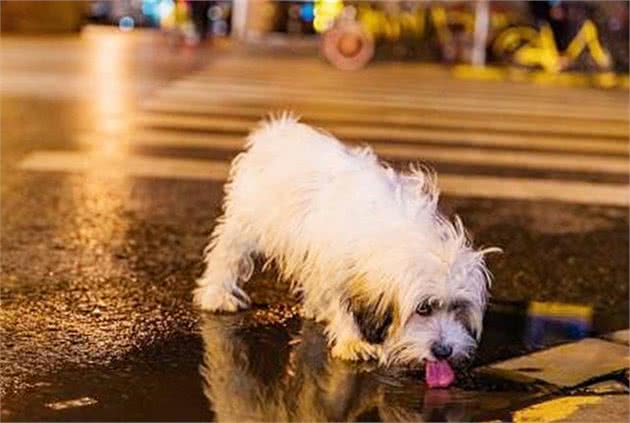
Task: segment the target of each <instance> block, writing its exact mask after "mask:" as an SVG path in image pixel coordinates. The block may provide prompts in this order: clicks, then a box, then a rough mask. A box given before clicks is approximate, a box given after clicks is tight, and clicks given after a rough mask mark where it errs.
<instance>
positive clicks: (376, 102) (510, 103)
mask: <svg viewBox="0 0 630 423" xmlns="http://www.w3.org/2000/svg"><path fill="white" fill-rule="evenodd" d="M158 96H180V97H186V98H190V99H199V98H201V99H203V98H210V97H212V98H215V99H221V100H222V101H229V100H235V99H258V100H283V101H287V102H295V101H296V100H299V99H300V98H302V99H307V100H308V102H309V103H312V104H331V105H334V106H341V105H344V106H346V105H347V106H355V107H356V106H372V107H376V108H383V109H386V108H388V107H392V106H393V107H401V106H402V107H405V108H408V109H410V110H423V109H424V110H435V111H451V112H452V111H457V112H462V113H468V112H484V113H497V112H500V114H502V115H506V116H507V115H510V116H512V115H519V116H522V115H525V116H541V117H547V118H555V119H563V118H579V119H596V118H598V119H607V120H616V121H622V122H627V121H628V117H627V113H626V111H627V109H624V108H623V107H620V108H616V107H594V108H590V107H588V105H586V104H585V105H581V107H567V106H566V104H565V105H560V104H557V103H554V104H552V103H547V102H544V101H541V102H536V103H530V104H519V103H518V102H515V101H514V100H512V99H505V100H503V99H496V98H495V99H492V100H491V101H490V100H489V99H488V101H483V102H481V101H479V99H478V98H468V97H465V96H464V97H454V96H444V95H439V94H438V93H437V92H436V94H435V95H431V96H419V95H417V94H416V93H411V92H406V91H404V90H397V91H394V90H392V91H391V92H390V93H389V94H379V95H374V94H370V93H364V92H363V91H362V90H347V89H345V90H344V89H341V90H340V89H336V90H333V89H331V90H323V89H316V90H315V89H312V88H308V87H305V88H302V87H295V88H291V87H286V86H282V85H275V84H273V82H270V83H269V84H266V85H261V86H256V85H255V84H247V82H246V81H242V82H240V83H233V84H229V85H226V84H221V83H214V82H212V81H204V82H203V83H197V82H195V81H188V80H181V81H177V82H176V83H174V84H172V85H169V86H168V87H166V88H164V89H163V90H161V91H160V92H159V94H158ZM582 106H583V107H582Z"/></svg>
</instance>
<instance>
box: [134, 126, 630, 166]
mask: <svg viewBox="0 0 630 423" xmlns="http://www.w3.org/2000/svg"><path fill="white" fill-rule="evenodd" d="M138 122H139V123H142V124H147V125H151V124H161V125H166V126H173V127H177V128H187V129H201V128H203V129H205V130H211V129H217V130H220V129H221V128H222V129H224V130H226V129H228V130H233V131H242V132H245V131H246V130H248V129H249V128H251V127H252V125H251V124H249V123H247V122H243V121H240V120H226V119H220V118H212V117H195V116H173V115H165V116H157V115H152V114H148V115H147V114H145V115H141V116H140V117H139V118H138ZM328 129H329V130H330V131H331V132H332V133H334V134H335V135H338V136H340V138H342V139H343V138H344V137H363V139H364V140H365V141H368V140H370V137H373V138H372V140H373V139H374V138H376V139H387V138H386V136H387V135H389V136H390V137H394V136H395V137H396V139H398V138H399V137H400V138H404V137H405V136H409V135H412V136H413V134H414V132H413V131H409V130H401V129H400V128H375V129H369V130H368V129H366V128H365V127H359V126H343V125H331V126H330V127H329V128H328ZM154 134H155V132H154ZM366 136H367V137H366ZM381 136H382V137H383V138H380V137H381ZM183 139H184V136H183V135H182V136H178V138H177V139H173V141H172V142H170V146H173V147H175V146H182V145H186V143H187V141H182V140H183ZM136 141H137V142H138V143H139V144H143V145H161V146H164V145H169V140H168V139H167V138H165V137H164V136H159V135H157V134H156V135H155V136H154V137H151V136H146V135H145V136H142V137H141V138H139V139H137V140H136ZM191 144H192V145H193V146H196V147H199V146H203V147H208V148H211V147H215V148H220V149H226V148H227V149H238V148H241V146H242V145H243V141H242V138H238V137H234V140H233V141H230V138H229V137H226V136H225V135H223V136H217V137H215V136H214V135H208V136H207V141H202V138H200V137H199V136H197V137H191V139H190V142H188V146H191ZM374 149H375V150H376V152H377V153H378V154H381V155H384V156H386V157H389V158H393V159H404V160H428V161H436V162H448V163H459V164H471V165H489V166H497V167H508V168H524V169H542V170H547V169H548V170H562V171H577V172H601V173H620V174H628V171H629V165H630V162H629V161H628V159H627V158H621V157H608V156H602V155H594V154H589V155H583V154H568V153H551V152H541V153H532V152H524V151H518V152H514V151H498V150H483V149H478V148H454V147H427V146H421V145H417V144H416V145H411V144H409V145H400V144H399V145H387V144H375V145H374Z"/></svg>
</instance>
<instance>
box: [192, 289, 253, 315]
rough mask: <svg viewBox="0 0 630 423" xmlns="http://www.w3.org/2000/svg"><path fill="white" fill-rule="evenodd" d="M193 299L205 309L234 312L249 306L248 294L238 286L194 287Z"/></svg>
mask: <svg viewBox="0 0 630 423" xmlns="http://www.w3.org/2000/svg"><path fill="white" fill-rule="evenodd" d="M193 295H194V296H193V301H194V303H195V305H196V306H197V307H199V308H200V309H202V310H206V311H215V312H218V311H224V312H235V311H238V310H243V309H246V308H249V305H250V304H251V300H250V299H249V296H248V295H247V294H246V293H245V291H243V290H242V289H241V288H239V287H238V286H236V285H234V286H232V287H231V288H226V287H224V286H222V285H219V286H216V285H205V286H200V287H199V288H197V289H195V291H194V294H193Z"/></svg>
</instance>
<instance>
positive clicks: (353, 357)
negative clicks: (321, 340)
mask: <svg viewBox="0 0 630 423" xmlns="http://www.w3.org/2000/svg"><path fill="white" fill-rule="evenodd" d="M379 348H380V347H379V346H378V345H372V344H368V343H367V342H365V341H362V340H360V339H353V340H350V341H341V342H337V343H336V344H335V346H334V347H333V348H332V351H331V352H332V356H333V357H335V358H340V359H342V360H347V361H361V360H366V361H367V360H372V359H377V358H378V356H379Z"/></svg>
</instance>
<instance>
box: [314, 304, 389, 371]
mask: <svg viewBox="0 0 630 423" xmlns="http://www.w3.org/2000/svg"><path fill="white" fill-rule="evenodd" d="M326 334H327V336H328V340H329V343H331V344H333V347H332V350H331V353H332V356H333V357H335V358H340V359H342V360H348V361H361V360H371V359H378V357H379V355H380V349H381V346H380V345H375V344H370V343H369V342H366V341H365V340H364V339H363V338H362V336H361V331H360V330H359V328H358V326H357V325H356V322H355V321H354V318H353V316H352V314H351V313H349V312H348V311H346V310H343V308H340V309H339V310H337V312H336V313H335V316H334V317H333V318H332V319H331V320H330V323H329V324H328V325H327V326H326Z"/></svg>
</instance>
